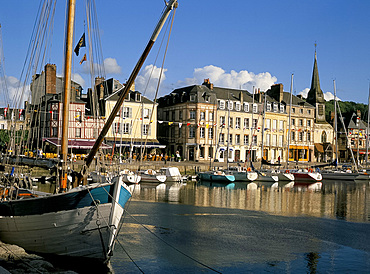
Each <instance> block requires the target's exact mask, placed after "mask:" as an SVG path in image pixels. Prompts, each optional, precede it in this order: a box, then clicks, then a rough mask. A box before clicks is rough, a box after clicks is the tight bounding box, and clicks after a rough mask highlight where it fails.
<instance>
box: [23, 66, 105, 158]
mask: <svg viewBox="0 0 370 274" xmlns="http://www.w3.org/2000/svg"><path fill="white" fill-rule="evenodd" d="M62 90H63V78H62V77H57V76H56V66H55V65H53V64H46V65H45V70H44V71H42V73H41V74H36V75H34V76H33V79H32V83H31V97H32V101H31V104H30V105H29V106H28V107H27V111H28V112H29V113H30V114H31V115H30V127H31V130H30V134H29V141H28V142H27V143H28V145H30V146H31V147H43V150H44V151H45V152H47V151H52V152H57V151H58V148H59V147H60V145H61V137H60V134H61V131H62V109H63V102H62ZM83 97H84V95H83V94H82V87H81V86H80V85H79V84H78V83H76V82H74V81H72V83H71V103H70V105H69V124H68V128H69V131H68V147H69V148H70V149H74V150H75V151H78V150H85V151H86V150H88V149H90V148H92V145H93V142H94V138H96V136H97V133H99V132H100V130H101V128H102V127H103V125H104V120H102V119H101V117H96V116H93V115H89V114H88V113H86V108H85V106H86V102H85V101H84V100H83V99H84V98H83Z"/></svg>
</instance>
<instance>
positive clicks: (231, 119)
mask: <svg viewBox="0 0 370 274" xmlns="http://www.w3.org/2000/svg"><path fill="white" fill-rule="evenodd" d="M228 126H229V127H230V128H233V117H229V124H228Z"/></svg>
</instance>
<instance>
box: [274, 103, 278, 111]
mask: <svg viewBox="0 0 370 274" xmlns="http://www.w3.org/2000/svg"><path fill="white" fill-rule="evenodd" d="M274 112H278V105H277V104H275V103H274Z"/></svg>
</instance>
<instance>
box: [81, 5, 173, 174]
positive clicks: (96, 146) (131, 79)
mask: <svg viewBox="0 0 370 274" xmlns="http://www.w3.org/2000/svg"><path fill="white" fill-rule="evenodd" d="M166 5H167V7H166V9H165V10H164V12H163V14H162V17H161V18H160V20H159V22H158V24H157V26H156V28H155V29H154V32H153V34H152V36H151V38H150V40H149V42H148V44H147V46H146V48H145V50H144V52H143V53H142V55H141V57H140V59H139V61H138V62H137V64H136V66H135V68H134V70H133V71H132V72H131V75H130V77H129V79H128V80H127V82H126V84H125V86H124V87H123V89H121V90H120V92H121V95H120V97H119V98H118V100H117V102H116V105H115V106H114V108H113V110H112V112H111V114H110V115H109V117H108V119H107V121H106V122H105V125H104V127H103V129H102V131H101V132H100V135H99V137H98V138H97V139H96V141H95V144H94V146H93V148H92V149H91V151H90V153H89V155H88V156H87V158H86V160H85V165H84V167H83V168H82V170H81V173H80V178H79V180H82V177H83V175H85V173H86V171H87V168H89V166H90V164H91V163H92V161H93V160H94V157H95V155H96V153H97V151H98V149H99V147H100V145H101V144H102V143H103V140H104V138H105V135H106V134H107V133H108V130H109V129H110V127H111V125H112V123H113V121H114V119H115V117H116V115H117V113H118V111H119V110H120V109H121V106H122V104H123V101H124V99H125V98H126V97H127V94H128V93H129V91H130V89H131V86H132V84H133V83H134V81H135V79H136V76H137V75H138V73H139V71H140V69H141V67H142V66H143V64H144V61H145V59H146V57H147V56H148V54H149V52H150V50H151V48H152V47H153V45H154V42H155V41H156V39H157V37H158V35H159V33H160V31H161V29H162V27H163V25H164V23H165V22H166V20H167V18H168V16H169V14H170V12H171V10H172V9H173V8H177V5H178V3H177V0H170V1H168V3H167V2H166Z"/></svg>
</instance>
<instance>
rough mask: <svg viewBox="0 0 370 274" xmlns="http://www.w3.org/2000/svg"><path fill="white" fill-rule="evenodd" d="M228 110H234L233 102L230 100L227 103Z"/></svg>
mask: <svg viewBox="0 0 370 274" xmlns="http://www.w3.org/2000/svg"><path fill="white" fill-rule="evenodd" d="M227 109H228V110H233V102H232V101H230V100H228V101H227Z"/></svg>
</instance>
